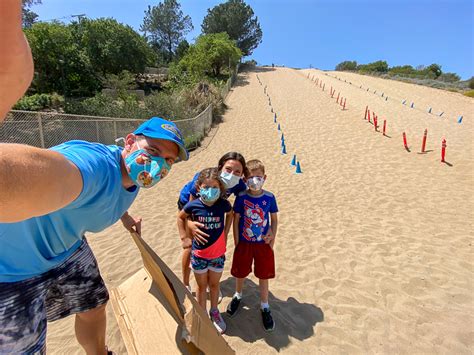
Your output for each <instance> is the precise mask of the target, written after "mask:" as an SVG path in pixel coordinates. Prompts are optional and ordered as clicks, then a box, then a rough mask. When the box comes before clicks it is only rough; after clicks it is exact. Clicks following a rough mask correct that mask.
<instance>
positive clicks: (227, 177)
mask: <svg viewBox="0 0 474 355" xmlns="http://www.w3.org/2000/svg"><path fill="white" fill-rule="evenodd" d="M220 178H221V180H222V182H223V183H224V186H225V188H226V189H227V190H228V189H231V188H233V187H234V186H235V185H237V184H238V183H239V181H240V176H237V175H234V174H232V173H228V172H227V171H223V172H221V175H220Z"/></svg>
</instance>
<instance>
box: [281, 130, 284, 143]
mask: <svg viewBox="0 0 474 355" xmlns="http://www.w3.org/2000/svg"><path fill="white" fill-rule="evenodd" d="M281 141H282V142H285V136H284V135H283V132H281Z"/></svg>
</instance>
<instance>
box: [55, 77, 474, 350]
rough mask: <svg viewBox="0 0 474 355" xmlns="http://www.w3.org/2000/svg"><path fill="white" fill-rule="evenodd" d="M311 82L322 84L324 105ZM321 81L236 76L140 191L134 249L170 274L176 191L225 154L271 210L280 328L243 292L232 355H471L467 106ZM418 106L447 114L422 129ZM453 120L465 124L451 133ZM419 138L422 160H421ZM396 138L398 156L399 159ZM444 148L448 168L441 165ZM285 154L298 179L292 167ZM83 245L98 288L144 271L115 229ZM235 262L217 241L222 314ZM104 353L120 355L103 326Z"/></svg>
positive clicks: (392, 86) (473, 205) (431, 92)
mask: <svg viewBox="0 0 474 355" xmlns="http://www.w3.org/2000/svg"><path fill="white" fill-rule="evenodd" d="M308 73H310V76H314V77H317V78H319V79H320V80H323V82H324V83H325V84H326V89H325V91H324V92H323V91H322V90H321V89H320V88H319V87H316V85H315V83H314V82H312V81H311V80H309V79H307V77H306V76H307V74H308ZM257 74H258V76H259V78H260V79H261V81H262V82H263V84H264V85H267V87H268V92H269V94H270V97H271V101H272V105H273V108H274V110H275V111H276V112H277V115H278V121H279V122H280V124H281V128H282V130H283V132H284V136H285V141H286V145H287V150H288V154H287V155H282V154H281V153H280V135H279V133H278V131H277V129H276V125H275V124H274V123H273V114H272V113H271V112H270V107H269V105H268V98H267V97H266V95H265V94H264V93H263V86H261V85H260V84H259V82H258V80H257ZM327 74H328V75H325V73H324V72H320V71H317V70H300V71H297V70H293V69H287V68H278V69H271V68H260V69H257V71H256V72H251V73H242V74H240V80H239V82H238V84H237V86H236V87H234V89H233V91H232V92H231V94H230V96H229V97H228V99H227V104H228V106H229V109H228V111H227V113H226V114H225V117H224V122H223V123H222V124H220V125H219V127H218V128H217V129H215V130H214V131H213V132H212V134H213V137H212V139H208V141H207V143H206V144H208V146H207V148H205V149H202V150H201V151H199V152H196V153H195V154H193V157H192V159H191V160H190V161H188V162H185V163H180V164H178V165H176V166H175V167H173V170H172V173H171V174H170V176H169V177H168V178H167V179H165V180H164V181H163V182H161V183H160V184H159V185H158V186H157V187H155V188H153V189H152V190H151V191H142V192H141V193H140V195H139V197H138V199H137V201H136V203H135V205H134V206H133V207H132V209H131V211H130V213H131V214H134V215H141V216H142V217H143V218H144V225H143V236H144V238H145V239H146V240H147V241H148V242H149V243H150V245H151V246H152V247H153V248H154V249H155V250H156V251H157V252H158V254H159V255H160V256H161V257H162V258H163V259H164V260H165V261H166V262H167V263H168V265H169V266H170V267H171V268H172V269H173V270H175V271H176V273H177V274H180V253H181V249H180V245H179V240H178V235H177V231H176V223H175V216H176V210H177V209H176V200H177V196H178V193H179V190H180V188H181V187H182V185H183V184H184V183H185V182H186V181H188V180H189V179H190V178H191V177H192V176H193V174H194V173H195V172H196V171H198V170H200V169H202V168H205V167H209V166H210V165H215V164H217V160H218V158H219V157H220V156H221V155H222V154H224V153H225V152H227V151H231V150H236V151H239V152H241V153H242V154H243V155H244V156H245V157H246V158H247V159H252V158H259V159H261V160H262V161H263V162H264V163H265V165H266V168H267V175H268V180H267V183H266V189H268V190H269V191H272V192H274V193H275V195H276V197H277V201H278V204H279V208H280V227H279V233H278V236H277V241H276V245H275V249H276V262H277V277H276V279H275V280H274V281H272V282H271V283H270V290H271V299H270V304H271V306H272V308H273V312H274V316H275V320H276V324H277V328H276V330H275V331H274V332H273V333H271V334H267V333H265V332H264V330H263V328H262V326H261V323H260V314H259V313H258V303H259V302H258V293H257V285H258V281H257V280H256V279H255V278H251V279H250V280H249V281H248V283H247V284H246V288H245V290H244V302H245V307H244V309H243V310H242V312H241V313H240V314H239V315H238V316H236V317H235V318H234V319H232V320H228V331H227V334H226V335H225V337H226V339H227V341H228V342H229V343H230V345H231V346H232V347H233V348H234V349H235V350H236V351H237V353H241V354H253V353H274V352H277V351H281V352H285V353H291V354H303V353H304V354H306V353H317V352H318V353H319V352H321V353H363V354H366V353H379V354H380V353H430V354H431V353H451V354H470V353H472V352H473V351H474V340H473V339H474V328H473V318H474V316H473V311H474V298H473V294H474V286H473V254H472V239H473V226H472V223H473V222H472V221H473V220H474V218H473V210H474V183H473V173H474V171H473V139H472V138H473V123H472V120H473V119H474V114H473V113H474V105H473V103H474V101H473V100H472V99H470V98H467V97H463V96H461V95H459V94H455V93H451V92H446V91H441V90H437V89H431V88H426V87H422V86H416V85H411V84H405V83H401V82H395V81H388V80H383V79H378V78H371V77H367V76H360V75H356V74H349V73H339V72H338V73H336V72H329V73H327ZM335 75H337V76H338V77H340V78H342V80H341V81H340V80H337V79H335V78H333V77H332V76H335ZM344 80H346V81H347V82H344ZM348 82H352V85H350V84H349V83H348ZM360 85H362V86H363V88H362V89H361V88H360ZM331 86H333V87H334V88H336V95H337V92H341V95H342V96H343V97H345V98H347V109H346V110H345V111H342V110H341V109H340V107H339V106H338V105H337V104H336V102H335V98H334V99H330V97H329V88H330V87H331ZM367 87H368V88H370V89H371V90H370V91H369V92H367V91H366V89H367ZM374 90H376V91H377V93H379V94H378V95H377V94H374V93H373V91H374ZM382 92H383V93H384V98H382V97H381V96H380V94H381V93H382ZM385 96H388V97H389V99H388V100H387V101H385ZM402 99H407V103H408V105H407V106H404V105H402V104H401V100H402ZM412 101H413V102H415V109H411V108H410V107H409V104H411V102H412ZM366 105H368V106H369V108H370V109H371V110H373V111H375V112H376V113H377V115H378V116H379V122H381V121H383V119H386V120H387V134H388V136H389V137H383V136H382V134H381V133H378V132H375V131H374V127H373V126H372V125H371V124H369V123H368V122H367V121H365V120H364V119H363V116H364V111H365V107H366ZM430 106H431V107H433V112H434V113H435V112H440V111H445V114H444V115H443V116H442V117H441V118H440V117H437V116H435V115H433V114H431V115H430V114H428V113H427V108H428V107H430ZM459 115H463V116H464V119H463V123H462V124H457V122H456V119H457V116H459ZM425 128H426V129H428V143H427V150H428V152H427V153H426V154H419V151H420V148H421V139H422V135H423V131H424V130H425ZM403 131H405V132H406V134H407V138H408V143H409V146H410V148H411V152H407V151H405V149H404V148H403V145H402V136H401V135H402V132H403ZM443 138H446V140H447V145H448V148H447V153H446V160H447V161H448V162H449V164H450V165H447V164H441V163H440V148H441V140H442V139H443ZM293 154H297V158H298V160H299V161H300V162H301V168H302V170H303V174H299V175H297V174H295V173H294V168H293V167H291V166H290V161H291V158H292V155H293ZM89 241H90V243H91V245H92V247H93V250H94V252H95V254H96V256H97V258H98V261H99V264H100V267H101V270H102V274H103V276H104V278H105V280H106V281H107V283H108V285H109V286H110V287H114V286H117V285H119V284H120V283H121V282H123V281H124V280H125V279H126V278H127V277H128V276H130V275H131V274H133V273H134V272H135V271H136V270H137V269H138V268H140V267H141V259H140V257H139V254H138V251H137V249H136V247H135V246H134V244H133V242H132V240H131V238H130V237H129V236H128V234H127V233H126V232H125V231H124V230H123V227H122V226H121V225H120V224H116V225H115V226H113V227H112V228H110V229H108V230H107V231H105V232H102V233H99V234H95V235H90V236H89ZM232 251H233V246H232V245H231V242H230V241H229V248H228V254H227V256H228V260H229V261H228V263H227V265H226V270H225V272H224V276H223V279H222V280H223V281H222V291H223V293H224V296H225V297H224V300H223V302H222V304H221V310H222V311H224V310H225V307H226V305H227V304H228V302H229V301H230V296H231V295H232V293H233V285H234V282H233V280H232V278H231V276H230V273H229V269H230V259H231V255H232ZM144 326H145V325H144ZM146 326H149V327H159V326H160V325H158V324H156V325H154V324H149V325H146ZM73 334H74V333H73V319H72V318H69V319H66V320H62V321H59V322H56V323H53V324H50V325H49V337H48V347H49V352H50V353H55V354H56V353H57V354H59V353H69V354H74V353H80V348H79V345H78V344H77V342H76V340H75V338H74V335H73ZM108 339H109V344H110V345H111V347H112V348H113V349H114V350H115V351H116V352H118V353H125V347H124V345H123V343H122V341H121V339H120V334H119V332H118V328H117V324H116V322H115V319H114V317H113V314H112V313H111V312H110V311H109V329H108Z"/></svg>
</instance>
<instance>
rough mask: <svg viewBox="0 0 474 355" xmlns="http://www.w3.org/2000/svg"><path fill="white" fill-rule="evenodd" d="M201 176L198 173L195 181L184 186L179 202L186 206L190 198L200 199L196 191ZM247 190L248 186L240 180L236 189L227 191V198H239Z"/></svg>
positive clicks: (194, 178)
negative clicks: (232, 196) (233, 195)
mask: <svg viewBox="0 0 474 355" xmlns="http://www.w3.org/2000/svg"><path fill="white" fill-rule="evenodd" d="M199 174H200V173H197V174H196V175H194V177H193V179H192V180H191V181H189V182H188V183H187V184H186V185H184V186H183V188H182V189H181V192H180V193H179V201H180V202H181V203H182V204H183V205H185V204H187V203H188V202H189V196H190V195H192V196H193V197H194V198H198V193H197V190H196V182H197V180H198V178H199ZM246 189H247V185H245V182H244V181H243V180H242V179H240V180H239V183H238V184H237V185H235V186H234V187H232V188H230V189H228V190H227V191H226V197H229V196H230V195H232V194H235V196H237V195H238V194H239V193H240V192H242V191H245V190H246Z"/></svg>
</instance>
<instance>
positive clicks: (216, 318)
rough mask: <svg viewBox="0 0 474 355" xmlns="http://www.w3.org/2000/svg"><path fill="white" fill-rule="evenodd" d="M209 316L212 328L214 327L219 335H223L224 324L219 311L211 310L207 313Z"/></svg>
mask: <svg viewBox="0 0 474 355" xmlns="http://www.w3.org/2000/svg"><path fill="white" fill-rule="evenodd" d="M209 316H210V318H211V321H212V323H213V324H214V327H216V329H217V331H218V332H219V333H221V334H222V333H224V332H225V329H226V324H225V322H224V319H223V318H222V316H221V313H220V312H219V310H218V309H211V311H210V312H209Z"/></svg>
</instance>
